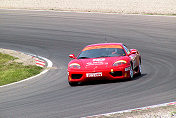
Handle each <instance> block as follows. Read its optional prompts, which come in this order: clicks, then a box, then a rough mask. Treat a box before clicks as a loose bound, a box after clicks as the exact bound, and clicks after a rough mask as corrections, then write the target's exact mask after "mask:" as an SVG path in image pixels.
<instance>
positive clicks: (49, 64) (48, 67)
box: [0, 52, 53, 88]
mask: <svg viewBox="0 0 176 118" xmlns="http://www.w3.org/2000/svg"><path fill="white" fill-rule="evenodd" d="M23 53H24V52H23ZM26 54H27V53H26ZM28 55H33V54H29V53H28ZM33 56H36V55H33ZM37 57H39V58H41V59H43V60H45V61H46V62H47V64H48V66H47V67H46V69H45V70H43V71H42V72H41V73H39V74H37V75H35V76H32V77H29V78H26V79H24V80H21V81H18V82H14V83H10V84H6V85H2V86H0V88H3V87H7V86H11V85H14V84H18V83H22V82H24V81H28V80H31V79H33V78H36V77H39V76H40V75H43V74H45V73H46V72H48V71H49V70H50V68H51V67H52V66H53V63H52V61H50V60H49V59H47V58H45V57H41V56H37Z"/></svg>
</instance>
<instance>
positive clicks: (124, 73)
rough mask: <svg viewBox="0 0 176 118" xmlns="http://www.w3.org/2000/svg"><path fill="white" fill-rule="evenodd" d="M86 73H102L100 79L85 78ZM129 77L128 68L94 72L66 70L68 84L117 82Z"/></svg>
mask: <svg viewBox="0 0 176 118" xmlns="http://www.w3.org/2000/svg"><path fill="white" fill-rule="evenodd" d="M87 73H102V75H101V77H100V76H98V77H87V76H86V74H87ZM129 77H130V67H129V66H127V67H118V68H117V67H113V68H108V69H100V70H96V71H90V70H89V71H84V70H68V81H69V82H85V81H92V80H117V79H127V78H129Z"/></svg>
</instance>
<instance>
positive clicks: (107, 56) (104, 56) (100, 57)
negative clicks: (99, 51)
mask: <svg viewBox="0 0 176 118" xmlns="http://www.w3.org/2000/svg"><path fill="white" fill-rule="evenodd" d="M101 57H110V56H99V57H96V58H101Z"/></svg>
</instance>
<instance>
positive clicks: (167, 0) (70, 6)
mask: <svg viewBox="0 0 176 118" xmlns="http://www.w3.org/2000/svg"><path fill="white" fill-rule="evenodd" d="M0 8H2V9H7V8H8V9H47V10H64V11H85V12H107V13H125V14H128V13H130V14H136V13H139V14H176V0H0Z"/></svg>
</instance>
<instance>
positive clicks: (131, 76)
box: [129, 63, 134, 80]
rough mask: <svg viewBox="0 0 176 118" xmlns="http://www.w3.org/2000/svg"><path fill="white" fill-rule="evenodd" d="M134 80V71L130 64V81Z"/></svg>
mask: <svg viewBox="0 0 176 118" xmlns="http://www.w3.org/2000/svg"><path fill="white" fill-rule="evenodd" d="M133 78H134V70H133V64H132V63H131V66H130V78H129V79H130V80H133Z"/></svg>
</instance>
